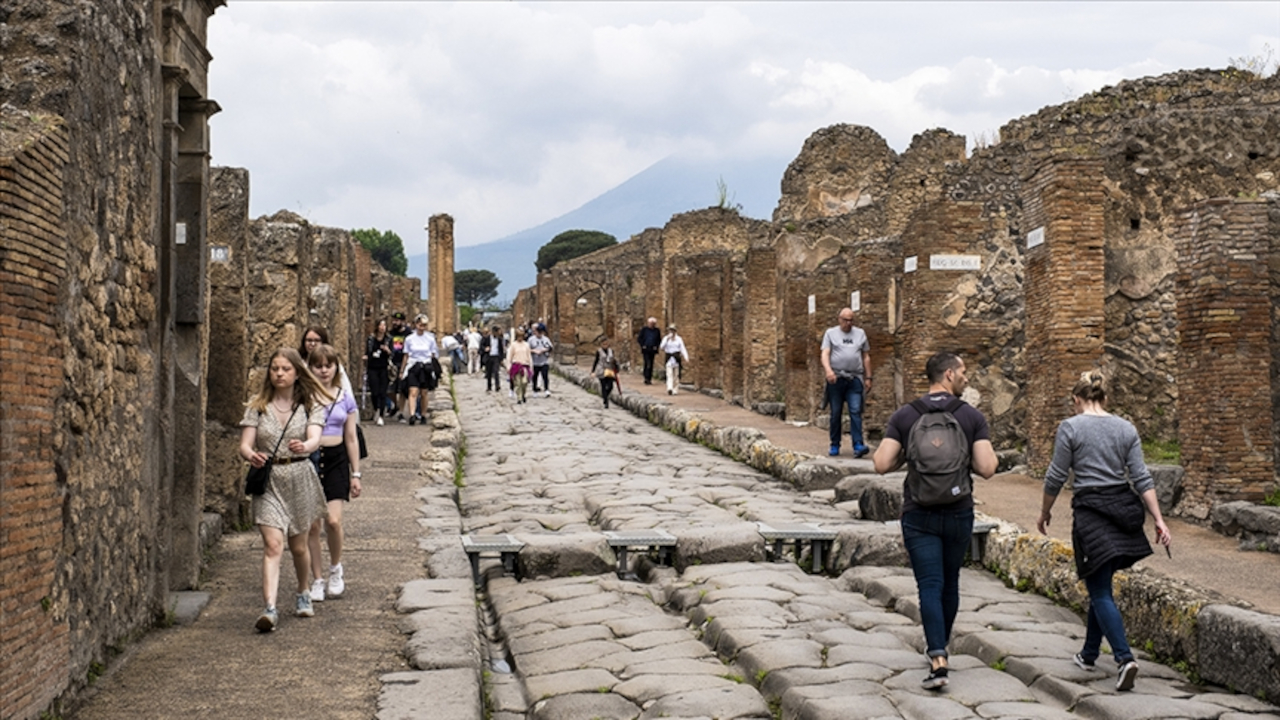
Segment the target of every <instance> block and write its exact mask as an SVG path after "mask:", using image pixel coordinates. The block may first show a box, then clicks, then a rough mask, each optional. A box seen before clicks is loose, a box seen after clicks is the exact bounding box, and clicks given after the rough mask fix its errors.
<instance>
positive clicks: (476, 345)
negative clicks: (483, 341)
mask: <svg viewBox="0 0 1280 720" xmlns="http://www.w3.org/2000/svg"><path fill="white" fill-rule="evenodd" d="M467 349H468V350H479V349H480V333H478V332H475V331H474V330H473V331H471V332H469V333H467Z"/></svg>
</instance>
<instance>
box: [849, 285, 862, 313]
mask: <svg viewBox="0 0 1280 720" xmlns="http://www.w3.org/2000/svg"><path fill="white" fill-rule="evenodd" d="M849 309H851V310H853V311H854V312H858V311H860V310H862V291H861V290H854V291H853V292H851V293H849Z"/></svg>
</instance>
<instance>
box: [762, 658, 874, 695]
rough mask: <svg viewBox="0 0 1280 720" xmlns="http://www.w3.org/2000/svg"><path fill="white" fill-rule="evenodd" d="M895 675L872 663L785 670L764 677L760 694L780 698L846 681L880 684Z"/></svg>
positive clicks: (772, 672) (775, 671)
mask: <svg viewBox="0 0 1280 720" xmlns="http://www.w3.org/2000/svg"><path fill="white" fill-rule="evenodd" d="M892 674H893V671H892V670H889V669H888V668H884V667H881V666H879V665H872V664H870V663H847V664H844V665H840V666H837V667H823V668H785V669H782V670H774V671H771V672H769V673H768V674H767V675H765V676H764V680H762V681H761V682H760V683H759V684H760V692H761V694H763V695H764V696H765V697H766V698H779V697H782V695H783V693H785V692H786V691H787V690H789V689H791V688H795V687H808V686H810V685H829V684H834V683H839V682H842V681H845V680H868V681H871V682H875V683H879V682H880V681H881V680H884V679H885V678H887V677H889V676H890V675H892Z"/></svg>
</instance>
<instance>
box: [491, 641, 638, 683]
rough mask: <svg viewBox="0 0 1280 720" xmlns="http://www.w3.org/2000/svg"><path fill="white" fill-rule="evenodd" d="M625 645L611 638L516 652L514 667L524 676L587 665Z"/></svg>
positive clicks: (617, 650)
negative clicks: (535, 650)
mask: <svg viewBox="0 0 1280 720" xmlns="http://www.w3.org/2000/svg"><path fill="white" fill-rule="evenodd" d="M625 650H626V647H625V646H623V645H620V644H618V643H616V642H614V641H612V640H586V641H583V642H577V643H573V644H571V645H562V646H559V647H553V648H551V649H548V650H539V651H537V652H528V653H517V654H516V656H515V660H516V668H517V669H518V670H519V671H520V673H521V674H523V675H525V676H526V677H528V676H532V675H548V674H552V673H559V672H564V671H565V670H572V669H575V668H582V667H588V666H590V664H591V661H592V660H595V659H596V658H601V657H605V656H607V655H616V654H618V653H619V652H623V651H625Z"/></svg>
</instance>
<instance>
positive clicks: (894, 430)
mask: <svg viewBox="0 0 1280 720" xmlns="http://www.w3.org/2000/svg"><path fill="white" fill-rule="evenodd" d="M955 397H956V396H955V395H952V394H951V393H948V392H941V393H932V394H929V395H922V396H920V400H922V401H923V402H924V404H925V405H928V406H929V407H931V408H942V407H946V406H947V404H948V403H950V402H951V401H952V400H954V399H955ZM952 414H953V415H954V416H955V418H956V422H958V423H960V428H961V429H962V430H964V435H965V437H967V438H968V439H969V455H970V457H972V456H973V444H974V443H975V442H977V441H979V440H990V439H991V428H990V427H988V426H987V418H986V417H985V416H983V414H982V413H981V412H980V411H979V410H978V408H976V407H974V406H972V405H969V404H968V403H966V404H964V405H961V406H960V407H958V408H956V411H955V412H954V413H952ZM919 419H920V411H918V410H916V409H915V408H914V407H911V403H907V404H906V405H903V406H902V407H900V408H898V410H897V412H895V413H894V414H893V415H892V416H891V417H890V418H889V424H888V425H886V426H885V429H884V436H885V438H887V439H889V440H897V441H898V442H899V443H900V444H901V445H902V447H903V452H905V451H906V450H905V448H906V447H907V440H909V439H910V436H911V428H912V427H913V426H914V425H915V424H916V421H917V420H919ZM969 507H973V496H972V495H969V496H966V497H963V498H961V499H959V500H957V501H955V502H953V503H948V504H946V505H930V506H929V507H924V506H922V505H919V504H917V503H916V501H915V498H913V497H911V489H910V488H908V487H907V484H906V481H903V484H902V512H904V513H905V512H907V511H909V510H931V511H935V510H962V509H964V508H969Z"/></svg>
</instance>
